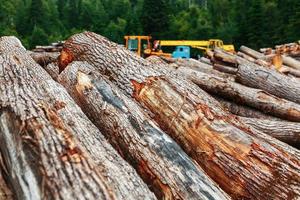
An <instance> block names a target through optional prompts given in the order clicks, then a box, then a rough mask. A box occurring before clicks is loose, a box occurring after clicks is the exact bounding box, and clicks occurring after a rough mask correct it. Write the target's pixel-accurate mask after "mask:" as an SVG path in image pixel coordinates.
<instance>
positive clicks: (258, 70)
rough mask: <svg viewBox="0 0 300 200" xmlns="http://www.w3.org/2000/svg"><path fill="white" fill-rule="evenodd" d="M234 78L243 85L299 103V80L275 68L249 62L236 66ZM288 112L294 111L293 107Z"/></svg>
mask: <svg viewBox="0 0 300 200" xmlns="http://www.w3.org/2000/svg"><path fill="white" fill-rule="evenodd" d="M236 80H237V81H238V82H240V83H242V84H244V85H248V86H250V87H255V88H260V89H262V90H264V91H266V92H269V93H271V94H273V95H275V96H278V97H281V98H284V99H288V100H290V101H293V102H296V103H300V96H299V94H300V81H299V80H297V79H295V78H289V77H287V76H285V75H282V74H280V73H278V72H277V71H275V70H272V69H267V68H264V67H261V66H258V65H255V64H250V63H249V64H242V65H239V67H238V73H237V78H236ZM289 112H290V113H292V112H294V109H291V110H290V111H289Z"/></svg>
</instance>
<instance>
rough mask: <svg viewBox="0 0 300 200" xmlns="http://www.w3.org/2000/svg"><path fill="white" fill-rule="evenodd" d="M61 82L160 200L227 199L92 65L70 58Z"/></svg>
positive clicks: (134, 104)
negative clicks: (70, 60)
mask: <svg viewBox="0 0 300 200" xmlns="http://www.w3.org/2000/svg"><path fill="white" fill-rule="evenodd" d="M87 74H89V75H87ZM59 80H60V82H61V83H62V84H63V85H64V86H65V87H66V88H67V89H68V91H69V93H70V94H71V95H72V96H73V98H74V99H75V100H77V102H78V104H79V105H80V106H81V108H82V109H83V111H84V112H85V113H86V114H87V115H88V117H89V118H90V119H91V120H92V121H93V122H94V123H95V125H96V126H97V127H98V128H99V129H100V130H101V132H102V133H103V134H105V136H106V138H107V139H108V140H109V141H110V143H111V144H112V145H113V146H114V147H115V148H116V149H117V150H118V152H119V153H120V154H121V155H123V157H124V158H125V159H126V160H127V161H128V162H129V163H131V165H132V166H133V167H134V168H135V169H136V170H137V172H138V173H139V174H140V176H141V177H142V178H143V180H144V181H145V182H146V183H147V184H148V185H149V186H150V188H151V189H152V191H153V192H154V193H155V194H156V196H157V197H158V198H159V199H203V200H204V199H207V200H208V199H216V200H217V199H228V198H229V197H228V196H227V195H226V194H225V193H224V192H222V190H221V189H220V188H218V186H217V185H216V184H215V183H214V182H213V181H212V180H211V179H210V178H208V176H207V175H206V174H205V172H204V171H203V170H202V169H201V168H200V167H198V166H196V165H195V164H194V163H193V161H192V160H191V159H190V158H189V157H188V156H187V155H186V153H185V152H184V151H183V150H182V149H181V148H180V147H179V146H178V145H177V144H176V142H175V141H174V140H172V139H171V138H170V137H169V136H168V135H167V134H166V133H164V132H163V131H162V130H160V129H159V128H158V127H157V126H156V125H155V123H154V122H153V121H152V120H151V119H150V118H149V117H147V115H145V114H144V113H143V111H142V109H141V108H140V107H139V105H137V103H135V102H134V101H133V100H132V99H131V98H128V97H126V96H125V95H124V94H122V92H121V91H120V90H119V89H117V87H116V86H114V85H113V84H112V83H110V82H109V81H107V80H106V79H105V78H103V76H101V75H100V74H99V73H97V72H96V70H95V69H94V68H93V67H92V66H90V65H89V64H87V63H83V62H73V63H71V64H70V65H68V67H67V68H66V69H65V70H64V71H63V72H62V73H61V74H60V78H59Z"/></svg>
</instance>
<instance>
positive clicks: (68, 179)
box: [0, 32, 300, 200]
mask: <svg viewBox="0 0 300 200" xmlns="http://www.w3.org/2000/svg"><path fill="white" fill-rule="evenodd" d="M250 50H251V49H250ZM208 56H209V58H201V59H200V60H194V59H172V58H162V57H157V56H153V57H149V58H147V59H144V58H141V57H139V56H137V55H136V54H134V53H132V52H130V51H128V50H126V49H125V48H124V47H123V46H121V45H118V44H116V43H113V42H111V41H109V40H108V39H106V38H105V37H102V36H100V35H97V34H95V33H92V32H83V33H79V34H76V35H73V36H71V37H70V38H69V39H68V40H66V41H65V42H64V44H63V47H62V49H61V52H59V58H58V62H56V61H57V58H55V59H54V61H51V62H49V63H48V64H47V65H44V64H43V63H40V62H38V60H37V59H35V58H34V57H33V56H32V55H31V56H30V53H29V52H28V51H26V49H25V48H24V47H23V46H22V44H21V43H20V41H19V40H18V39H16V38H15V37H2V38H0V74H1V75H3V76H0V82H1V84H0V109H1V111H0V138H1V139H0V199H1V198H2V196H3V197H5V198H6V199H43V198H46V199H195V200H198V199H204V200H205V199H207V200H212V199H215V200H219V199H220V200H222V199H234V200H238V199H259V200H264V199H265V200H267V199H268V200H269V199H299V198H300V183H299V182H300V151H299V150H297V149H296V148H294V147H292V146H290V145H293V146H296V147H298V146H299V144H300V126H299V122H300V105H299V99H298V98H299V97H298V96H299V95H297V94H300V91H299V84H300V82H299V79H298V78H295V77H293V76H294V75H293V76H292V77H291V76H288V74H287V73H282V72H281V71H280V70H278V69H279V68H278V67H276V66H275V64H274V63H275V61H274V62H273V60H274V58H270V57H268V56H267V55H264V54H262V53H259V52H256V51H255V52H251V51H250V53H245V52H240V53H238V54H232V53H228V52H224V51H223V50H221V49H216V50H215V51H214V52H208ZM276 59H277V58H276ZM278 60H279V61H280V59H278ZM276 62H277V61H276ZM279 63H280V62H279ZM295 70H296V69H295ZM47 72H48V73H47ZM288 91H289V92H288ZM28 183H30V184H28ZM1 195H2V196H1Z"/></svg>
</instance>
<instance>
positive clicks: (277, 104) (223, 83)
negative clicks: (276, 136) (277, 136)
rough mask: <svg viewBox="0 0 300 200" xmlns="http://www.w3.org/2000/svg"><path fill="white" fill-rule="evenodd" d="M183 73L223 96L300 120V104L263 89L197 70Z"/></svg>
mask: <svg viewBox="0 0 300 200" xmlns="http://www.w3.org/2000/svg"><path fill="white" fill-rule="evenodd" d="M182 73H184V74H186V75H187V77H188V79H189V80H191V81H193V82H194V83H195V84H197V85H198V86H199V87H201V88H202V89H204V90H205V91H208V92H210V93H213V94H215V95H219V96H223V97H224V98H228V99H231V100H233V101H235V102H237V103H245V104H247V105H248V106H251V107H254V108H256V109H258V110H262V111H263V112H265V113H268V114H271V115H273V116H277V117H280V118H283V119H288V120H291V121H297V122H300V105H299V104H296V103H294V102H290V101H287V100H285V99H280V98H278V97H276V96H273V95H270V94H268V93H266V92H264V91H263V90H259V89H254V88H250V87H246V86H243V85H241V84H238V83H235V82H232V81H230V80H226V79H222V78H220V77H216V76H213V75H209V74H204V73H201V72H196V71H193V72H191V71H182ZM291 111H292V112H291Z"/></svg>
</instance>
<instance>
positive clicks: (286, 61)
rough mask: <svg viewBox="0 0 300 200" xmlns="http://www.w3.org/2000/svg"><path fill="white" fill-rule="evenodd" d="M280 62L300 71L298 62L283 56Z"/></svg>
mask: <svg viewBox="0 0 300 200" xmlns="http://www.w3.org/2000/svg"><path fill="white" fill-rule="evenodd" d="M282 61H283V64H285V65H287V66H289V67H292V68H294V69H297V70H300V61H298V60H296V59H294V58H292V57H289V56H285V55H283V56H282Z"/></svg>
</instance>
